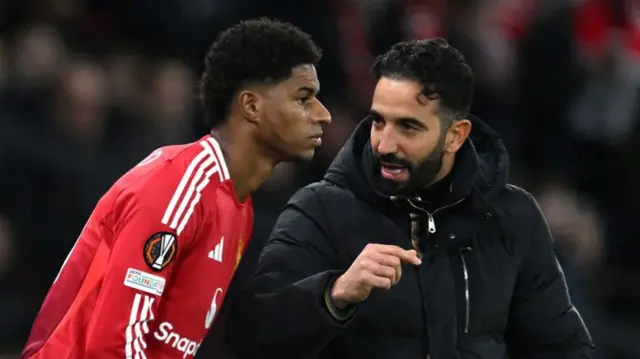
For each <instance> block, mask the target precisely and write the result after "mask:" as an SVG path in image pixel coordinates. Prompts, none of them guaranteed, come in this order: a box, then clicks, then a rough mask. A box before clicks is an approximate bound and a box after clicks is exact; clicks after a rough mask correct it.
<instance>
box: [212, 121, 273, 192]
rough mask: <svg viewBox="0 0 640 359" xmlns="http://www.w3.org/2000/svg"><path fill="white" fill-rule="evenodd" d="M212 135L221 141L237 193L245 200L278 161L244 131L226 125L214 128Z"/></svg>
mask: <svg viewBox="0 0 640 359" xmlns="http://www.w3.org/2000/svg"><path fill="white" fill-rule="evenodd" d="M229 122H231V121H229ZM211 135H212V136H213V137H214V138H215V139H216V140H217V141H218V143H220V147H221V148H222V152H223V154H224V157H225V161H226V163H227V168H228V169H229V175H230V176H231V180H232V181H233V187H234V191H235V194H236V196H237V198H238V200H239V201H240V202H243V201H244V200H245V199H246V198H247V196H249V194H251V193H252V192H254V191H255V190H257V189H258V188H259V187H260V186H262V184H263V183H264V182H266V181H267V179H268V178H269V176H270V175H271V172H272V171H273V168H274V167H275V165H276V164H277V163H278V161H275V160H274V159H272V158H269V157H268V156H265V155H264V154H263V153H262V151H260V148H259V146H258V143H257V142H256V141H250V140H247V139H248V138H250V137H249V135H248V134H246V133H243V132H242V131H234V130H232V129H230V128H226V127H225V128H219V129H214V130H212V131H211Z"/></svg>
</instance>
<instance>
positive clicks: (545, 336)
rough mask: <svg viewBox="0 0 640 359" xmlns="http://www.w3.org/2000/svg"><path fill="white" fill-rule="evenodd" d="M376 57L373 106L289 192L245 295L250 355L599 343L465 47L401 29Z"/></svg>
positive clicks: (585, 347)
mask: <svg viewBox="0 0 640 359" xmlns="http://www.w3.org/2000/svg"><path fill="white" fill-rule="evenodd" d="M373 69H374V73H375V75H376V77H377V78H378V83H377V86H376V89H375V93H374V96H373V101H372V106H371V111H370V114H369V116H368V117H367V118H366V119H365V120H364V121H363V122H362V123H361V124H360V125H359V126H358V128H357V129H356V130H355V132H354V133H353V135H352V137H351V139H350V140H349V141H348V142H347V144H346V145H345V146H344V148H343V149H342V150H341V152H340V153H339V154H338V156H337V157H336V159H335V161H334V162H333V164H332V165H331V167H330V168H329V170H328V172H327V174H326V176H325V178H324V180H323V181H321V182H318V183H314V184H311V185H309V186H307V187H305V188H303V189H301V190H300V191H299V192H298V193H296V194H295V195H294V196H293V197H292V198H291V200H290V201H289V203H288V204H287V206H286V208H285V209H284V211H283V212H282V214H281V215H280V217H279V219H278V221H277V223H276V225H275V228H274V230H273V233H272V235H271V239H270V240H269V242H268V243H267V245H266V247H265V248H264V251H263V253H262V255H261V258H260V261H259V264H258V268H257V272H256V273H255V275H254V276H253V278H252V279H251V280H250V282H249V284H248V286H247V287H246V288H245V290H244V292H243V293H242V294H241V295H240V297H239V298H238V300H237V301H236V303H235V306H234V308H233V309H232V313H231V316H230V320H229V323H228V327H227V329H228V331H229V333H228V335H229V338H230V342H231V344H232V345H233V346H234V348H235V350H236V351H237V353H238V354H239V356H240V358H243V359H244V358H247V359H248V358H252V359H258V358H296V359H303V358H323V359H324V358H326V359H329V358H332V359H339V358H359V359H372V358H385V359H386V358H403V359H404V358H431V359H454V358H459V359H467V358H468V359H471V358H474V359H478V358H482V359H503V358H511V359H534V358H535V359H578V358H590V357H591V355H592V354H591V353H592V347H593V344H592V342H591V338H590V336H589V334H588V332H587V329H586V327H585V325H584V323H583V321H582V319H581V318H580V315H579V314H578V312H577V311H576V309H575V308H574V307H573V305H572V304H571V301H570V298H569V295H568V291H567V286H566V283H565V280H564V276H563V273H562V270H561V269H560V267H559V265H558V262H557V261H556V258H555V256H554V253H553V239H552V238H551V234H550V233H549V229H548V226H547V224H546V221H545V218H544V217H543V215H542V213H541V211H540V208H539V207H538V205H537V203H536V201H535V199H534V198H533V197H532V196H531V194H529V193H527V192H526V191H524V190H522V189H520V188H518V187H515V186H513V185H510V184H507V172H508V166H509V163H508V161H509V160H508V155H507V151H506V149H505V148H504V146H503V144H502V141H501V140H500V138H499V137H498V135H497V134H496V133H495V132H494V131H493V130H491V129H490V128H489V127H488V126H487V125H485V124H484V123H483V122H481V121H480V120H479V119H477V118H474V117H472V116H470V115H469V107H470V104H471V99H472V92H473V86H474V83H473V75H472V72H471V69H470V68H469V66H468V64H467V63H466V61H465V59H464V57H463V56H462V55H461V54H460V53H459V52H458V51H457V50H456V49H454V48H453V47H451V46H449V45H448V44H447V43H446V41H444V40H442V39H431V40H420V41H411V42H403V43H399V44H396V45H394V46H393V47H392V48H391V49H390V50H389V51H388V52H387V53H385V54H384V55H382V56H380V57H378V58H377V59H376V63H375V64H374V67H373ZM472 128H473V130H472Z"/></svg>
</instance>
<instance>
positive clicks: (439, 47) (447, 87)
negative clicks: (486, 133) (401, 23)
mask: <svg viewBox="0 0 640 359" xmlns="http://www.w3.org/2000/svg"><path fill="white" fill-rule="evenodd" d="M373 73H374V75H375V76H376V78H377V79H380V77H389V78H396V79H405V80H413V81H417V82H419V83H420V84H421V85H422V87H423V89H422V94H424V95H425V96H426V97H427V98H428V99H431V100H434V99H439V100H440V109H439V110H440V115H441V117H440V119H441V120H442V121H443V122H444V125H445V126H446V128H448V127H449V126H450V125H451V123H452V122H453V121H454V120H461V119H464V118H466V116H467V115H468V114H469V110H470V107H471V101H472V99H473V88H474V79H473V73H472V72H471V67H470V66H469V64H468V63H467V61H466V60H465V58H464V56H463V55H462V54H461V53H460V51H458V50H457V49H456V48H454V47H453V46H451V45H449V43H448V42H447V41H446V40H445V39H443V38H433V39H426V40H413V41H405V42H400V43H397V44H395V45H393V46H392V47H391V49H389V51H387V52H386V53H384V54H382V55H380V56H378V57H377V58H376V60H375V62H374V64H373ZM445 126H443V128H444V127H445Z"/></svg>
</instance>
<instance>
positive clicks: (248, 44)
mask: <svg viewBox="0 0 640 359" xmlns="http://www.w3.org/2000/svg"><path fill="white" fill-rule="evenodd" d="M321 56H322V51H321V50H320V48H318V47H317V46H316V45H315V43H314V42H313V40H311V37H310V36H309V35H308V34H307V33H305V32H303V31H302V30H300V29H299V28H298V27H296V26H294V25H292V24H290V23H286V22H280V21H277V20H271V19H267V18H259V19H252V20H247V21H243V22H241V23H239V24H237V25H235V26H232V27H230V28H228V29H227V30H225V31H223V32H221V33H220V34H219V35H218V37H217V38H216V40H215V41H214V42H213V44H212V45H211V48H210V49H209V51H208V53H207V55H206V57H205V70H204V73H203V74H202V77H201V78H200V100H201V102H202V105H203V106H204V112H205V121H206V123H207V125H208V126H209V128H214V127H217V126H219V125H221V124H222V123H224V122H225V121H226V119H227V116H228V111H229V106H230V104H231V101H232V99H233V96H234V95H235V94H236V93H237V91H238V90H240V89H241V87H242V86H246V85H250V84H275V83H278V82H280V81H283V80H285V79H287V78H289V77H290V76H291V70H292V68H294V67H296V66H299V65H303V64H312V65H317V63H318V62H319V61H320V58H321Z"/></svg>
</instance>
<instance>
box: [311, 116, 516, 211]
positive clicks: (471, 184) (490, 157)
mask: <svg viewBox="0 0 640 359" xmlns="http://www.w3.org/2000/svg"><path fill="white" fill-rule="evenodd" d="M469 120H470V121H471V123H472V130H471V134H470V136H469V138H468V139H467V140H466V141H465V143H464V144H463V146H462V147H461V148H460V150H459V151H458V153H457V154H456V159H455V164H454V168H453V171H452V173H451V175H450V181H451V192H452V193H451V198H449V201H454V200H456V199H462V198H464V197H466V196H468V195H469V194H470V193H471V191H473V190H476V191H479V192H480V193H482V195H483V196H484V197H485V198H486V199H490V198H491V197H492V196H493V195H494V194H495V193H497V192H499V191H500V190H501V189H502V188H503V187H504V186H505V185H506V183H507V180H508V173H509V155H508V152H507V149H506V148H505V146H504V144H503V141H502V139H501V138H500V136H499V135H498V134H497V133H496V132H495V131H494V130H493V129H491V128H490V127H489V126H488V125H487V124H486V123H484V122H483V121H482V120H481V119H480V118H478V117H476V116H473V115H470V116H469ZM371 125H372V121H371V120H370V119H365V120H363V121H362V122H360V124H359V125H358V126H357V127H356V129H355V130H354V132H353V133H352V135H351V137H350V138H349V140H348V141H347V142H346V143H345V145H344V146H343V147H342V149H341V150H340V151H339V152H338V155H337V156H336V157H335V159H334V160H333V163H332V164H331V165H330V166H329V169H328V170H327V173H326V174H325V177H324V179H325V180H326V181H328V182H330V183H333V184H335V185H337V186H340V187H343V188H347V189H349V190H350V191H351V192H353V193H354V194H355V195H356V196H357V197H359V198H360V199H361V200H363V201H365V202H368V203H370V204H372V205H376V206H386V205H388V204H389V203H390V202H391V201H390V200H391V196H389V195H386V194H384V193H383V192H382V191H381V189H380V186H379V185H378V184H377V183H376V182H377V179H376V176H375V175H374V173H375V172H374V171H376V169H375V168H374V167H373V166H374V161H373V152H372V149H371V143H370V133H371ZM416 196H419V193H416Z"/></svg>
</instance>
